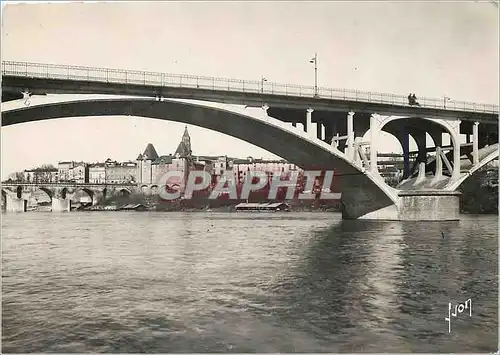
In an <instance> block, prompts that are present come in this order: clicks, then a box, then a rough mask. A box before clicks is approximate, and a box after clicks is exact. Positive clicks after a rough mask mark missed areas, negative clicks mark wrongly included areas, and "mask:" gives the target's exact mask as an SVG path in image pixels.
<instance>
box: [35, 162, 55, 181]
mask: <svg viewBox="0 0 500 355" xmlns="http://www.w3.org/2000/svg"><path fill="white" fill-rule="evenodd" d="M34 170H35V174H34V175H35V176H34V177H33V180H34V182H53V181H54V180H55V176H53V174H54V173H53V172H54V171H57V168H56V167H55V166H54V165H52V164H42V165H41V166H40V167H38V168H36V169H34Z"/></svg>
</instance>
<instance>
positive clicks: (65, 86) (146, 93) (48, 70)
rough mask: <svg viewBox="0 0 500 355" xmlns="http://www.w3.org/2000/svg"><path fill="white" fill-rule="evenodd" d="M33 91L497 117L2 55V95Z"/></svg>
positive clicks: (468, 107)
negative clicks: (24, 60) (44, 61)
mask: <svg viewBox="0 0 500 355" xmlns="http://www.w3.org/2000/svg"><path fill="white" fill-rule="evenodd" d="M26 89H28V90H30V92H31V93H33V94H34V95H39V94H41V95H43V94H47V93H52V94H113V95H117V94H120V95H132V96H143V97H165V98H180V99H193V100H203V101H213V102H220V103H226V104H236V105H248V106H262V105H264V104H266V105H268V106H270V107H280V108H297V109H303V108H307V107H314V109H315V110H322V111H346V110H352V111H355V112H370V113H373V112H377V113H379V114H382V115H413V116H425V117H429V118H442V119H453V120H456V119H461V120H470V121H478V122H484V123H498V113H499V109H498V105H492V104H482V103H481V104H480V103H474V102H465V101H446V99H445V98H444V97H443V98H441V99H432V98H426V97H419V98H418V102H419V104H420V106H410V105H409V104H408V99H407V97H406V96H405V95H397V94H388V93H376V92H368V91H359V90H347V89H331V88H324V87H319V88H318V91H317V92H318V95H317V96H315V88H314V87H313V86H301V85H289V84H278V83H272V82H263V81H260V80H254V81H251V80H238V79H224V78H215V77H204V76H193V75H181V74H166V73H154V72H146V71H134V70H121V69H109V68H97V67H81V66H70V65H53V64H43V63H27V62H14V61H2V92H3V93H2V95H3V98H2V101H4V97H5V98H7V99H17V98H20V95H21V94H20V93H21V92H22V91H23V90H26Z"/></svg>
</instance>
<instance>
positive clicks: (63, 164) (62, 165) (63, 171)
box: [57, 161, 75, 182]
mask: <svg viewBox="0 0 500 355" xmlns="http://www.w3.org/2000/svg"><path fill="white" fill-rule="evenodd" d="M74 166H75V162H73V161H60V162H59V163H58V164H57V169H58V173H59V181H60V182H66V181H72V180H73V168H74Z"/></svg>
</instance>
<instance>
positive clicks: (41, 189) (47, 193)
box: [32, 186, 54, 201]
mask: <svg viewBox="0 0 500 355" xmlns="http://www.w3.org/2000/svg"><path fill="white" fill-rule="evenodd" d="M37 191H43V192H44V193H45V194H46V195H47V196H48V198H49V201H52V198H53V197H54V193H53V191H52V190H51V189H49V188H47V187H45V186H38V187H37V189H36V190H35V191H33V192H32V195H33V194H34V193H36V192H37Z"/></svg>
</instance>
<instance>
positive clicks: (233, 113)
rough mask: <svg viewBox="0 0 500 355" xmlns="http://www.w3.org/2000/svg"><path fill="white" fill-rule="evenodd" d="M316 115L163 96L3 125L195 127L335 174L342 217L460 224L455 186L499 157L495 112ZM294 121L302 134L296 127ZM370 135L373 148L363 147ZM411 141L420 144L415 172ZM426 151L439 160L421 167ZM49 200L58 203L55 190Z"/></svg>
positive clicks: (343, 110) (18, 117)
mask: <svg viewBox="0 0 500 355" xmlns="http://www.w3.org/2000/svg"><path fill="white" fill-rule="evenodd" d="M318 107H319V108H316V107H315V101H314V99H312V100H311V101H310V102H309V103H308V105H307V106H305V107H303V108H297V107H289V108H286V107H269V106H268V105H267V104H266V103H265V102H263V103H262V108H263V110H262V111H261V114H256V115H253V116H252V115H249V114H248V113H247V112H248V111H247V110H245V109H235V108H232V109H230V110H229V109H222V108H220V107H215V104H213V103H212V104H210V103H206V104H205V103H204V104H200V103H191V102H182V101H178V100H174V99H163V98H156V99H155V98H127V99H125V98H123V99H117V98H114V99H92V100H73V101H67V102H59V103H50V104H40V105H35V104H32V105H31V106H26V107H22V108H15V109H9V110H3V111H2V126H4V127H5V126H9V125H14V124H21V123H26V122H33V121H41V120H47V119H55V118H63V117H90V116H103V119H105V116H110V115H112V116H120V115H122V116H139V117H148V118H154V119H161V120H170V121H176V122H182V123H186V124H192V125H196V126H199V127H203V128H207V129H210V130H214V131H217V132H220V133H224V134H227V135H229V136H232V137H235V138H239V139H241V140H244V141H246V142H249V143H251V144H254V145H256V146H259V147H261V148H263V149H265V150H267V151H269V152H272V153H274V154H276V155H278V156H280V157H282V158H284V159H286V160H288V161H290V162H291V163H293V164H296V165H298V166H299V167H301V168H303V169H309V170H311V169H316V170H319V169H321V170H330V169H332V170H334V171H335V179H336V180H335V181H336V182H337V183H338V190H339V191H340V192H341V193H342V205H343V211H342V212H343V218H346V219H356V218H363V219H392V220H457V219H459V193H458V192H456V190H457V188H458V187H459V186H460V184H461V183H462V182H463V181H465V180H466V179H467V178H468V177H469V176H470V175H472V174H473V173H474V172H475V171H477V170H478V169H480V168H481V167H482V166H484V165H485V164H487V163H488V162H490V161H491V160H493V159H496V158H498V134H497V132H498V117H497V116H498V108H497V113H496V114H494V113H486V112H476V111H474V112H472V111H471V112H465V111H464V112H461V113H460V114H457V113H456V112H455V111H450V112H449V111H446V110H443V109H429V108H425V109H422V108H413V107H403V108H401V107H395V108H391V107H392V106H391V105H389V106H388V107H385V106H384V107H378V109H377V108H376V107H375V106H367V105H364V104H363V103H359V102H358V103H352V102H341V103H340V104H335V103H332V104H331V105H330V106H325V104H324V103H321V105H319V106H318ZM375 109H377V110H375ZM405 112H406V113H405ZM395 113H398V114H399V115H398V116H396V115H395ZM402 113H405V114H402ZM495 115H496V116H495ZM468 117H469V118H468ZM299 122H300V123H302V125H303V127H304V129H301V128H299V127H297V126H298V125H297V123H299ZM314 126H316V127H314ZM314 128H316V129H314ZM382 131H385V132H388V133H390V134H392V135H394V136H395V137H396V138H397V139H398V140H399V141H400V143H401V145H402V147H403V152H404V156H405V174H404V178H403V180H402V181H401V183H400V184H399V185H398V186H397V187H395V188H394V187H390V186H388V185H387V184H386V183H385V181H384V179H383V178H382V177H381V175H380V173H379V167H378V164H377V151H378V147H379V145H380V144H381V142H380V132H382ZM366 133H369V137H370V139H369V142H365V141H363V137H364V136H365V134H366ZM426 134H428V135H430V136H431V137H432V139H433V141H434V145H435V148H430V147H427V143H426V139H425V137H426ZM461 134H462V135H465V136H466V137H467V138H466V143H463V144H461V142H460V135H461ZM443 135H447V136H448V137H449V138H450V142H451V144H450V145H449V146H443V145H442V137H443ZM410 136H412V137H413V139H414V140H415V141H416V142H417V145H418V154H417V158H416V159H415V161H414V162H413V164H412V166H410V161H409V156H410V154H409V153H410V152H409V143H408V142H409V137H410ZM365 148H368V149H365ZM431 149H434V150H435V159H434V161H427V153H428V151H429V150H431ZM54 196H56V198H58V199H59V198H62V194H58V192H54ZM59 196H60V197H59ZM18 198H19V197H18Z"/></svg>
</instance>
